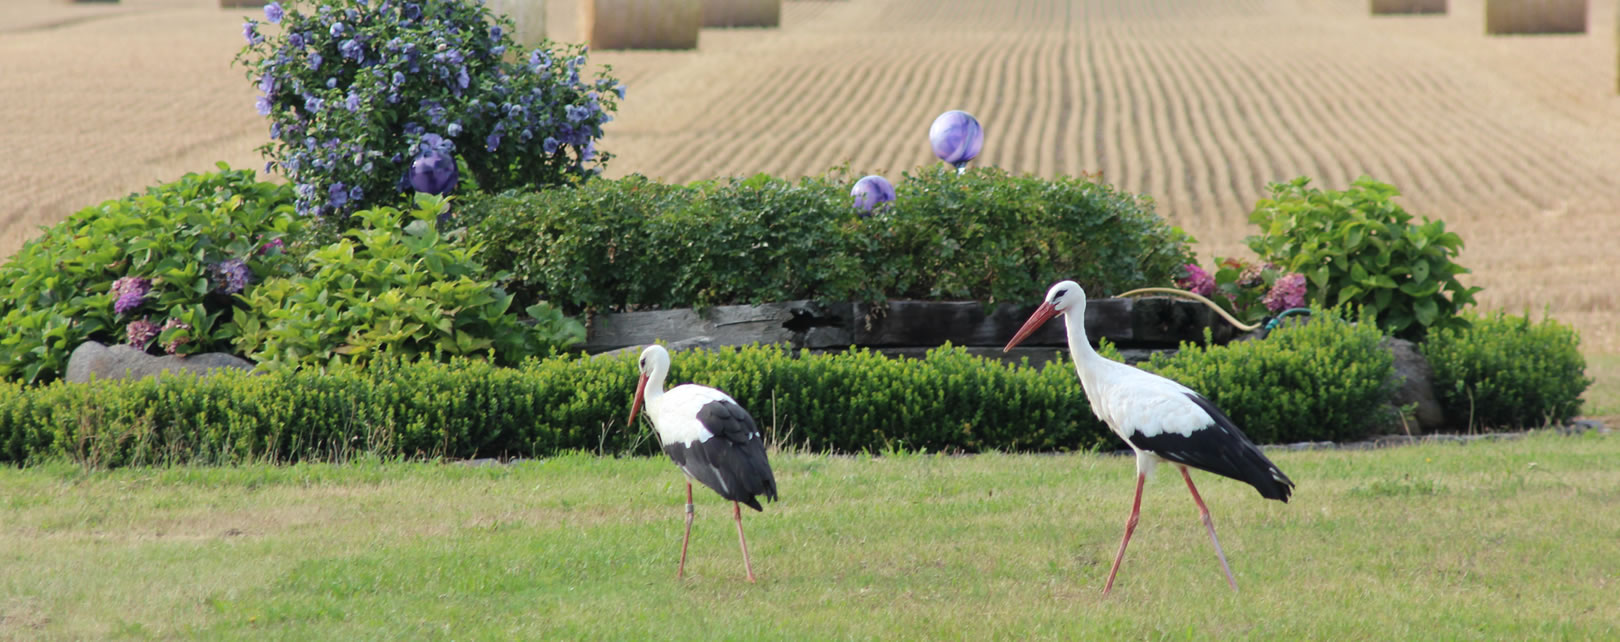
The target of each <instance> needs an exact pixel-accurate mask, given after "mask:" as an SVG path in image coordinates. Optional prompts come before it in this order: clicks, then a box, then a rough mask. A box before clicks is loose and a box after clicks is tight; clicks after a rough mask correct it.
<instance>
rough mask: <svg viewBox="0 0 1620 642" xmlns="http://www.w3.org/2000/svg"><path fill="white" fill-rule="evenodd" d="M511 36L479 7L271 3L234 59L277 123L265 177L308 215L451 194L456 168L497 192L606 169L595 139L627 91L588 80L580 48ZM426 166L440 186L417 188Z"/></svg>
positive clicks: (452, 1)
mask: <svg viewBox="0 0 1620 642" xmlns="http://www.w3.org/2000/svg"><path fill="white" fill-rule="evenodd" d="M511 28H512V27H511V22H510V21H509V20H507V19H506V18H504V17H500V16H495V15H493V14H491V13H490V11H489V9H487V8H485V7H484V6H483V3H481V2H472V1H471V0H417V1H406V2H401V1H397V0H383V1H381V2H374V1H373V2H368V1H366V0H317V1H315V2H309V3H302V2H297V3H295V2H286V3H272V4H269V5H267V6H266V7H265V20H264V21H263V22H261V21H259V20H257V19H250V20H248V21H247V22H246V23H245V24H244V25H243V36H244V38H246V40H247V43H248V44H247V45H246V46H245V47H244V48H243V49H242V51H241V52H240V53H239V54H238V55H237V58H236V60H237V63H238V64H240V65H242V66H245V67H247V69H248V76H249V77H250V78H251V79H253V80H254V81H255V82H256V83H257V86H258V88H259V94H260V95H259V98H258V100H257V104H256V106H257V108H258V111H259V113H260V114H262V115H264V116H265V117H267V118H268V119H269V120H270V138H271V141H270V142H269V143H266V144H265V145H264V146H263V147H261V148H260V150H261V151H262V152H264V153H265V155H266V156H267V157H268V158H269V159H270V162H269V164H268V166H267V169H275V170H279V171H280V172H281V173H282V174H284V175H285V176H287V178H288V179H289V180H290V181H292V183H293V184H294V185H295V187H294V190H295V191H296V193H297V209H298V212H299V213H302V214H314V215H333V214H338V215H346V214H349V213H352V212H356V211H359V210H361V209H365V208H368V207H372V206H374V205H398V204H401V203H402V202H405V201H406V199H404V198H402V197H401V195H402V194H403V193H405V192H409V191H412V190H416V191H425V192H431V193H437V194H443V193H448V192H449V191H451V190H452V189H454V188H455V187H456V183H455V181H454V180H453V179H447V178H446V177H447V176H453V175H454V174H455V173H456V171H455V170H456V168H457V166H458V165H459V166H460V167H464V168H465V173H466V174H467V175H468V176H467V177H470V178H471V179H472V180H473V181H474V182H475V183H476V187H477V188H478V189H480V190H483V191H489V192H498V191H504V190H507V189H511V188H520V187H531V188H532V187H541V186H548V185H558V184H564V183H568V182H570V181H575V180H578V179H581V178H583V177H586V176H589V175H593V174H595V173H597V172H600V171H601V168H602V167H603V165H604V164H605V163H606V161H607V160H608V159H609V157H610V156H609V155H608V154H606V153H603V152H600V151H598V150H597V149H596V141H597V139H599V138H601V136H602V126H603V125H604V124H606V123H607V122H608V121H610V120H612V116H611V114H612V112H613V111H614V110H615V109H616V108H617V101H618V100H619V99H622V98H623V96H624V85H623V84H621V83H619V82H618V81H616V80H614V79H613V78H612V77H610V76H609V75H608V73H609V71H611V70H609V69H607V68H606V67H604V68H603V70H602V71H601V72H599V73H597V74H596V76H595V77H594V78H585V77H583V76H582V75H581V74H583V73H584V72H585V66H586V60H585V49H584V47H583V46H579V45H563V46H558V45H553V44H552V43H549V42H547V43H543V45H542V46H540V47H537V48H535V49H533V50H528V51H523V50H520V49H519V48H518V47H517V46H516V45H515V44H514V43H513V41H512V39H511V36H510V33H509V32H510V30H511ZM424 157H428V158H431V159H432V160H430V162H428V163H426V164H422V165H425V166H426V167H428V168H429V170H428V171H430V172H431V173H432V176H431V177H413V173H414V172H413V168H415V167H418V166H419V164H418V162H417V161H418V160H419V159H421V158H424ZM458 159H459V163H458V162H457V160H458ZM467 177H463V178H467ZM427 178H432V179H433V180H431V181H429V180H427Z"/></svg>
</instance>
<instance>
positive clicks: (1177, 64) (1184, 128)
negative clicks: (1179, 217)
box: [1146, 36, 1220, 224]
mask: <svg viewBox="0 0 1620 642" xmlns="http://www.w3.org/2000/svg"><path fill="white" fill-rule="evenodd" d="M1180 40H1181V39H1180V38H1179V37H1173V36H1172V37H1164V38H1159V39H1156V40H1155V41H1154V43H1153V45H1152V46H1151V47H1150V48H1149V49H1148V50H1147V52H1146V53H1147V58H1148V60H1149V61H1150V63H1151V64H1152V65H1153V68H1154V72H1153V74H1152V76H1153V78H1154V80H1155V81H1156V85H1157V90H1158V92H1159V93H1160V95H1161V96H1162V97H1163V100H1164V101H1165V104H1164V110H1163V112H1162V115H1163V122H1164V123H1165V126H1164V127H1162V128H1161V129H1162V131H1161V134H1162V135H1163V136H1164V138H1163V140H1166V141H1168V144H1169V148H1168V149H1167V150H1166V152H1167V153H1168V154H1170V155H1172V156H1173V157H1175V158H1177V159H1179V161H1180V162H1179V165H1180V167H1181V169H1180V171H1179V173H1177V174H1172V175H1171V176H1170V177H1169V179H1170V181H1171V184H1172V185H1173V191H1172V192H1171V196H1170V197H1169V198H1170V200H1171V202H1173V203H1175V204H1176V205H1177V207H1178V209H1180V210H1182V211H1184V212H1185V213H1186V214H1185V215H1186V216H1190V217H1197V218H1198V219H1199V220H1201V221H1203V222H1204V223H1206V224H1208V223H1213V222H1214V221H1212V220H1211V218H1212V217H1213V216H1217V215H1218V214H1219V212H1220V210H1219V209H1218V208H1212V207H1202V208H1201V207H1200V205H1205V206H1207V205H1209V203H1208V202H1207V201H1209V200H1210V197H1211V196H1213V194H1212V193H1211V192H1210V191H1209V189H1208V187H1209V184H1210V183H1211V180H1210V177H1211V176H1213V175H1214V174H1215V173H1216V172H1217V171H1219V170H1218V169H1217V166H1218V163H1217V162H1216V155H1217V154H1218V153H1219V152H1218V151H1217V150H1216V149H1215V148H1214V146H1213V145H1211V144H1210V143H1211V142H1212V141H1211V138H1210V136H1209V135H1208V133H1207V132H1204V131H1201V129H1200V128H1199V127H1197V126H1196V125H1195V124H1194V120H1195V118H1196V116H1195V115H1194V112H1197V111H1201V110H1202V109H1203V105H1201V104H1200V103H1199V98H1200V97H1199V96H1198V94H1197V93H1196V92H1193V91H1189V86H1190V85H1191V84H1192V78H1190V77H1188V75H1187V73H1186V69H1185V65H1184V64H1183V63H1184V58H1183V55H1184V53H1183V52H1182V51H1180V50H1179V49H1178V48H1177V47H1176V46H1175V43H1176V42H1178V41H1180Z"/></svg>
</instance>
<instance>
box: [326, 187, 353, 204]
mask: <svg viewBox="0 0 1620 642" xmlns="http://www.w3.org/2000/svg"><path fill="white" fill-rule="evenodd" d="M327 195H328V196H330V197H331V199H332V207H337V208H341V207H343V204H344V203H347V202H349V190H348V188H345V187H344V186H343V184H342V183H333V184H332V187H331V189H328V190H327Z"/></svg>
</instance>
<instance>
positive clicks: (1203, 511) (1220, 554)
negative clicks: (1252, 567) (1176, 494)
mask: <svg viewBox="0 0 1620 642" xmlns="http://www.w3.org/2000/svg"><path fill="white" fill-rule="evenodd" d="M1181 478H1182V479H1185V480H1187V490H1190V491H1192V496H1193V501H1195V502H1198V514H1199V515H1202V516H1203V517H1204V528H1207V529H1209V541H1210V542H1211V543H1213V544H1215V557H1216V559H1219V560H1220V561H1221V570H1223V571H1226V583H1227V584H1231V585H1232V590H1233V591H1236V590H1238V587H1237V580H1236V579H1233V578H1232V567H1231V566H1228V565H1227V564H1226V551H1223V550H1221V540H1220V538H1218V537H1215V521H1214V520H1211V519H1210V518H1209V507H1208V506H1205V505H1204V498H1202V497H1199V496H1198V487H1197V486H1194V485H1193V483H1192V475H1189V474H1187V467H1186V466H1182V467H1181Z"/></svg>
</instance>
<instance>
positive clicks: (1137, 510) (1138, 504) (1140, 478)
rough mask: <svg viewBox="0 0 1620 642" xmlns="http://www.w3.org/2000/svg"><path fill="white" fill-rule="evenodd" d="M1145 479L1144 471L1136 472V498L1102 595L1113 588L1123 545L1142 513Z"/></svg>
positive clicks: (1122, 558) (1122, 554)
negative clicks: (1143, 483)
mask: <svg viewBox="0 0 1620 642" xmlns="http://www.w3.org/2000/svg"><path fill="white" fill-rule="evenodd" d="M1145 481H1147V474H1146V473H1137V474H1136V500H1135V501H1132V502H1131V518H1130V519H1128V520H1125V538H1124V539H1122V540H1119V552H1118V553H1115V554H1114V568H1112V569H1109V570H1108V583H1107V584H1105V585H1103V595H1108V591H1110V590H1113V588H1114V575H1115V574H1117V573H1119V563H1120V562H1122V561H1124V560H1125V546H1126V545H1127V544H1130V543H1131V533H1132V532H1135V531H1136V519H1137V517H1138V516H1140V515H1141V514H1142V482H1145Z"/></svg>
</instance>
